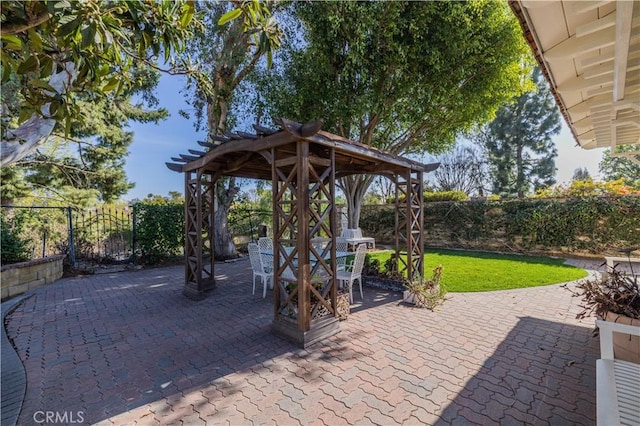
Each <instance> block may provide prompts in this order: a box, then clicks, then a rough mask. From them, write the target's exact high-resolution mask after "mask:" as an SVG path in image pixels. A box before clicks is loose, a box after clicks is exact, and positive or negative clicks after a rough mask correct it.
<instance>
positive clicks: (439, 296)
mask: <svg viewBox="0 0 640 426" xmlns="http://www.w3.org/2000/svg"><path fill="white" fill-rule="evenodd" d="M442 270H443V268H442V265H438V266H436V267H435V268H434V269H433V276H432V277H431V279H430V280H425V281H423V282H420V281H407V282H406V283H405V285H404V286H405V288H406V290H405V291H404V293H403V301H404V302H405V303H411V304H414V305H416V307H419V308H429V309H431V310H433V309H434V308H435V307H436V306H438V305H439V304H441V303H442V302H444V296H445V294H446V291H445V289H444V287H443V286H441V285H440V278H441V277H442Z"/></svg>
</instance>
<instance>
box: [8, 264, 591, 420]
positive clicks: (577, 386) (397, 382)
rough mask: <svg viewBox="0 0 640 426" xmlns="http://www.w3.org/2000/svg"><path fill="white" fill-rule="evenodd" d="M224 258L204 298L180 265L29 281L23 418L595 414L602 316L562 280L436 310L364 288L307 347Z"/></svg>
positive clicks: (19, 340) (455, 299)
mask: <svg viewBox="0 0 640 426" xmlns="http://www.w3.org/2000/svg"><path fill="white" fill-rule="evenodd" d="M216 266H217V269H216V276H217V279H218V287H217V288H216V289H215V290H213V291H212V292H211V293H210V294H209V297H208V298H207V299H206V300H204V301H200V302H194V301H191V300H188V299H186V298H185V297H184V296H182V294H181V290H182V285H183V273H184V268H183V267H170V268H160V269H149V270H140V271H136V272H122V273H114V274H102V275H94V276H90V277H81V278H68V279H63V280H60V281H58V282H56V283H54V284H51V285H49V286H46V287H43V288H40V289H38V290H36V291H34V292H33V295H32V297H29V298H27V299H26V300H25V301H24V302H23V303H22V304H21V305H20V306H18V307H17V308H16V309H15V310H14V311H13V312H12V313H11V314H9V315H7V318H6V328H7V333H8V336H9V337H10V338H11V339H12V340H13V342H14V344H15V346H16V348H17V351H18V355H19V356H20V358H21V360H22V362H23V364H24V366H25V369H26V372H27V390H26V395H25V399H24V403H23V406H22V410H21V412H20V416H19V419H18V424H25V425H26V424H33V423H34V420H35V421H38V420H39V419H43V418H44V417H43V416H44V415H46V412H53V413H56V414H57V415H58V416H63V415H66V416H67V417H66V419H67V423H71V421H70V420H74V423H76V424H77V423H101V424H115V425H125V424H126V425H129V424H163V425H165V424H180V422H182V424H186V425H198V424H231V425H240V424H277V425H289V424H291V425H296V424H303V425H312V424H326V425H331V426H333V425H340V424H379V425H393V424H416V425H417V424H481V425H491V424H501V425H507V424H532V425H533V424H535V425H544V424H551V425H566V424H576V425H589V424H594V418H595V359H596V358H597V355H598V347H597V346H598V342H597V339H595V338H594V337H592V328H593V319H589V320H584V321H579V320H576V319H575V314H576V312H577V311H578V308H577V304H578V300H577V299H576V298H572V297H571V295H570V294H569V292H568V291H566V290H565V289H563V288H561V287H560V286H558V285H553V286H547V287H539V288H530V289H524V290H514V291H500V292H492V293H470V294H450V295H449V300H447V301H446V303H445V304H444V305H443V306H442V307H441V309H440V310H438V311H436V312H432V311H429V310H423V309H417V308H413V307H410V306H406V305H404V304H402V303H401V295H400V294H398V293H389V292H384V291H380V290H375V289H372V288H369V287H366V286H365V287H364V291H365V299H364V301H363V302H361V301H360V300H359V297H356V303H355V305H354V306H352V311H351V315H350V317H349V319H348V320H347V321H343V322H342V323H341V332H340V333H338V334H337V335H335V336H333V337H332V338H330V339H329V340H327V341H325V342H322V343H318V344H315V345H313V346H312V347H310V348H308V349H306V350H303V349H300V348H298V347H296V346H294V345H292V344H290V343H288V342H286V341H284V340H281V339H280V338H278V337H276V336H274V335H273V334H271V332H270V331H269V329H270V323H271V319H272V317H273V308H272V303H271V300H270V297H271V296H272V292H270V291H269V292H267V298H266V299H263V298H262V297H261V296H262V295H261V292H260V291H257V292H256V295H252V294H251V272H250V271H251V270H250V265H249V262H248V260H242V261H239V262H234V263H228V264H217V265H216ZM3 357H4V354H3ZM3 391H4V390H3Z"/></svg>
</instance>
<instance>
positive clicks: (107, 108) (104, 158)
mask: <svg viewBox="0 0 640 426" xmlns="http://www.w3.org/2000/svg"><path fill="white" fill-rule="evenodd" d="M135 75H136V77H135V83H134V84H135V86H134V87H131V88H130V89H126V91H123V93H122V94H120V95H116V94H114V93H112V94H109V95H107V96H106V97H104V98H100V99H97V100H81V99H80V98H81V97H83V96H82V95H78V99H77V100H76V102H77V104H78V106H79V107H80V112H79V114H78V115H77V116H76V117H74V118H73V119H72V121H71V122H72V126H71V130H70V134H68V135H65V134H64V132H62V131H57V130H55V129H54V131H53V132H52V134H51V135H50V136H49V137H47V138H46V140H45V141H44V142H43V143H42V144H41V145H39V146H38V147H37V148H36V149H35V150H34V151H33V152H31V153H30V154H28V155H26V156H24V157H23V158H22V159H20V160H19V161H17V162H15V163H13V164H12V165H11V166H5V167H3V169H2V170H3V175H5V170H6V169H16V170H19V172H17V171H16V172H12V173H9V172H7V173H6V174H7V177H9V179H3V181H2V183H1V185H2V190H3V192H4V189H5V188H11V187H15V186H17V185H19V184H18V183H17V182H16V180H17V179H20V180H22V182H23V185H22V191H21V192H18V193H16V192H15V191H12V192H11V195H12V196H14V197H16V196H21V197H24V196H25V195H26V194H33V195H39V196H41V197H46V198H56V199H63V200H65V201H66V202H67V203H68V204H71V205H83V204H91V203H92V202H93V201H95V199H96V197H100V198H101V199H102V200H103V201H105V202H110V201H112V200H115V199H117V198H118V197H120V196H121V195H124V194H125V193H126V192H127V191H128V190H129V189H130V188H132V187H133V184H132V183H130V182H128V181H127V179H126V175H125V172H124V162H125V158H126V156H127V154H128V148H129V146H130V145H131V143H132V142H133V132H130V131H126V130H125V127H126V126H127V125H128V124H129V121H138V122H150V121H151V122H156V123H157V122H158V120H160V119H163V118H165V117H166V116H167V111H166V110H165V109H156V110H147V109H145V108H144V107H143V105H142V104H141V103H138V104H135V105H134V104H132V101H131V99H132V96H133V95H134V94H138V95H141V96H140V98H141V99H142V100H146V101H147V103H149V104H153V105H155V104H156V103H157V101H156V99H155V98H154V97H153V96H152V95H151V94H150V91H151V90H152V89H153V87H155V85H156V83H157V80H158V73H157V72H153V71H148V70H136V72H135ZM9 95H12V94H11V93H9ZM10 97H11V98H16V102H19V101H18V99H19V98H20V96H19V95H18V96H10ZM3 177H4V176H3Z"/></svg>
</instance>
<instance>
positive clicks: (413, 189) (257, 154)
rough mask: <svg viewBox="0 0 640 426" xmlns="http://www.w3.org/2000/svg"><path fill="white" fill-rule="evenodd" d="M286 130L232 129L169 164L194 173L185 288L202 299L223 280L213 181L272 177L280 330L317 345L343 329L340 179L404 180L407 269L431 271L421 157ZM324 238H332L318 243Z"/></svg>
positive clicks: (315, 130) (400, 248) (399, 210)
mask: <svg viewBox="0 0 640 426" xmlns="http://www.w3.org/2000/svg"><path fill="white" fill-rule="evenodd" d="M277 125H278V126H279V127H280V129H270V128H265V127H261V126H254V129H255V131H256V133H255V134H253V133H244V132H237V133H227V134H226V135H225V136H224V137H222V136H216V137H215V138H214V139H215V142H216V143H211V142H198V143H199V144H200V145H201V146H203V147H205V148H208V152H205V151H200V150H191V149H190V150H189V154H181V155H180V157H173V158H172V160H173V161H177V162H178V163H167V167H169V168H170V169H171V170H174V171H177V172H181V173H184V179H185V284H184V290H183V293H184V294H185V295H186V296H187V297H190V298H193V299H202V298H204V297H205V292H206V291H207V290H209V289H212V288H213V287H214V286H215V280H214V260H213V226H214V220H213V217H214V208H215V207H214V206H215V203H214V201H213V200H214V197H215V191H214V185H215V184H216V182H217V180H218V179H219V178H221V177H223V176H236V177H243V178H254V179H264V180H271V181H272V185H273V239H274V252H275V253H276V254H275V255H274V256H273V258H274V265H273V266H274V271H275V274H274V275H275V276H274V283H275V285H274V318H273V323H272V328H273V330H274V331H275V332H276V333H277V334H280V335H281V336H284V337H286V338H288V339H290V340H293V341H295V342H296V343H298V344H300V345H301V346H303V347H304V346H308V345H310V344H312V343H314V342H316V341H318V340H321V339H323V338H325V337H328V336H330V335H332V334H334V333H336V332H337V331H338V330H339V323H338V320H337V317H336V309H335V307H336V297H337V282H336V279H335V275H336V274H335V271H336V252H335V242H336V237H337V235H336V233H337V231H338V227H337V218H336V216H337V215H336V208H335V202H334V199H335V192H336V186H335V181H336V179H338V178H340V177H343V176H347V175H352V174H379V175H385V176H387V177H389V178H390V179H391V180H392V181H393V182H394V183H395V185H396V224H395V225H396V235H397V237H396V247H395V250H396V256H395V259H396V261H397V262H398V265H397V267H398V271H402V272H404V271H406V273H407V274H408V276H409V277H412V279H414V280H415V279H417V280H422V278H423V264H422V262H423V229H422V228H423V210H422V204H423V177H424V176H423V175H424V173H426V172H430V171H433V170H435V169H436V168H437V167H438V164H422V163H419V162H416V161H413V160H410V159H407V158H403V157H400V156H397V155H393V154H389V153H387V152H383V151H380V150H378V149H375V148H372V147H370V146H368V145H363V144H359V143H356V142H354V141H351V140H348V139H345V138H342V137H340V136H337V135H334V134H331V133H328V132H324V131H322V130H320V128H321V122H320V121H315V122H309V123H307V124H304V125H301V124H299V123H294V122H291V121H288V120H278V121H277ZM316 238H323V239H324V241H327V242H328V243H327V244H326V245H324V246H323V247H322V248H318V246H316V245H314V244H312V241H313V240H314V239H316Z"/></svg>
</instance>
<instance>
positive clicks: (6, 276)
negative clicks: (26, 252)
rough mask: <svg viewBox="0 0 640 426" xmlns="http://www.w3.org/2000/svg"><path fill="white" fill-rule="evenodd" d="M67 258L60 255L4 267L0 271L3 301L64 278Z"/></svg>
mask: <svg viewBox="0 0 640 426" xmlns="http://www.w3.org/2000/svg"><path fill="white" fill-rule="evenodd" d="M65 257H66V256H65V255H63V254H59V255H56V256H49V257H44V258H42V259H35V260H30V261H28V262H21V263H14V264H11V265H5V266H3V267H2V269H1V270H0V283H1V288H2V300H5V299H7V298H9V297H13V296H17V295H18V294H22V293H24V292H26V291H28V290H32V289H34V288H38V287H42V286H43V285H46V284H50V283H52V282H54V281H55V280H57V279H59V278H60V277H62V262H63V260H64V258H65Z"/></svg>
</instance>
